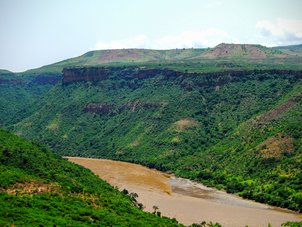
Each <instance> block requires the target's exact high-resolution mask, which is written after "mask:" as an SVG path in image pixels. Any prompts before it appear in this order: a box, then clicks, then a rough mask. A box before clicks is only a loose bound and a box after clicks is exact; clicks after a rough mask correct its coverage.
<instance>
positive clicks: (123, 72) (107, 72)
mask: <svg viewBox="0 0 302 227" xmlns="http://www.w3.org/2000/svg"><path fill="white" fill-rule="evenodd" d="M257 74H276V75H293V76H296V77H299V78H302V71H294V70H250V71H246V70H239V71H222V72H211V73H186V72H179V71H175V70H170V69H140V68H137V67H127V68H125V67H108V68H105V67H93V68H90V67H88V68H67V69H64V70H63V80H62V82H63V84H64V85H67V84H71V83H74V82H79V81H86V82H88V81H91V82H95V81H101V80H105V79H107V78H109V77H110V78H114V79H147V78H152V77H155V76H159V75H162V76H164V79H173V78H176V77H180V76H182V77H197V76H203V77H205V78H208V79H210V78H212V77H221V78H222V79H221V81H222V83H223V81H225V80H227V79H228V78H236V77H242V76H246V75H257ZM216 85H217V84H216ZM218 85H219V84H218ZM184 87H185V88H186V89H188V90H190V85H188V84H187V85H185V86H184Z"/></svg>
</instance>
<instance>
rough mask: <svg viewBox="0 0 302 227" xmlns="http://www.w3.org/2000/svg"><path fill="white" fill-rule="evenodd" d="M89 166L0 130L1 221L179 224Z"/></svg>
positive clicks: (13, 223) (11, 223)
mask: <svg viewBox="0 0 302 227" xmlns="http://www.w3.org/2000/svg"><path fill="white" fill-rule="evenodd" d="M139 207H140V204H138V203H137V202H136V199H135V197H134V196H133V195H130V196H129V195H125V194H124V193H121V192H119V191H118V190H117V189H115V188H113V187H112V186H110V185H109V184H108V183H107V182H105V181H103V180H101V179H100V178H99V177H97V176H96V175H94V174H93V173H92V172H91V171H89V170H88V169H85V168H83V167H80V166H78V165H75V164H73V163H70V162H68V161H67V160H65V159H63V158H62V157H60V156H58V155H55V154H54V153H52V152H51V151H49V150H48V149H46V148H45V147H43V146H41V145H36V144H34V143H32V142H29V141H26V140H24V139H22V138H19V137H17V136H15V135H12V134H10V133H8V132H6V131H4V130H2V129H0V217H1V218H0V225H1V226H181V225H179V224H178V223H177V222H176V220H175V219H173V220H172V219H168V218H160V217H158V216H157V215H155V214H151V213H145V212H143V211H142V210H141V209H140V208H139Z"/></svg>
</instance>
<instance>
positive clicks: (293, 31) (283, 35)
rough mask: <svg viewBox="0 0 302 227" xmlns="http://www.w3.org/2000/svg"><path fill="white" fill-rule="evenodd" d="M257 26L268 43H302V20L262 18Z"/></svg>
mask: <svg viewBox="0 0 302 227" xmlns="http://www.w3.org/2000/svg"><path fill="white" fill-rule="evenodd" d="M256 27H257V28H258V29H260V34H261V36H262V38H263V39H265V42H266V43H270V44H271V45H290V44H300V43H302V20H289V19H277V20H276V21H273V22H272V21H269V20H261V21H258V22H257V24H256Z"/></svg>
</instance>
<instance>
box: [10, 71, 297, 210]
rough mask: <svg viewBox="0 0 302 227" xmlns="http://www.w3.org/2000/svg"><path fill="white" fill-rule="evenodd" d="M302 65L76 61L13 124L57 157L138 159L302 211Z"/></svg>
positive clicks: (147, 163) (242, 194)
mask: <svg viewBox="0 0 302 227" xmlns="http://www.w3.org/2000/svg"><path fill="white" fill-rule="evenodd" d="M301 94H302V81H301V71H291V70H247V71H223V72H220V73H186V72H183V71H175V70H171V69H153V70H152V69H148V68H147V69H146V68H144V67H141V66H139V67H135V66H128V67H126V66H123V67H116V66H115V67H106V68H102V67H94V68H91V67H88V68H83V67H76V68H67V69H65V70H64V73H63V78H62V82H59V83H57V84H55V85H54V86H53V87H52V88H51V89H50V90H49V91H48V92H47V93H46V94H45V95H43V96H41V98H40V100H39V102H37V103H36V104H35V105H34V106H35V111H34V112H33V113H32V114H30V115H29V116H26V117H24V118H23V119H22V120H21V121H19V122H17V123H15V124H11V125H9V126H8V128H9V129H10V130H13V131H15V133H16V134H19V135H22V136H24V137H26V138H29V139H33V140H35V141H37V142H39V143H45V144H48V145H49V146H51V147H52V148H53V149H54V150H55V151H56V152H57V153H58V154H60V155H73V156H85V157H102V158H110V159H117V160H124V161H130V162H136V163H141V164H144V165H147V166H149V167H155V168H157V169H160V170H165V171H173V172H174V173H176V174H177V175H179V176H183V177H187V178H190V179H194V180H198V181H201V182H203V183H205V184H207V185H211V186H216V187H218V188H222V189H226V190H227V191H229V192H232V193H238V194H239V195H241V196H243V197H246V198H250V199H255V200H257V201H260V202H266V203H270V204H273V205H277V206H281V207H287V208H290V209H293V210H297V211H300V210H301V205H302V192H301V185H302V184H301V182H302V173H301V162H302V156H301V142H302V125H301V123H300V122H301V120H302V98H301V97H302V96H301Z"/></svg>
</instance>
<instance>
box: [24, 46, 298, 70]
mask: <svg viewBox="0 0 302 227" xmlns="http://www.w3.org/2000/svg"><path fill="white" fill-rule="evenodd" d="M297 51H298V52H299V53H301V50H297ZM298 57H301V56H300V54H298V55H297V52H293V51H288V50H286V49H285V48H284V47H281V48H280V49H279V48H278V47H275V48H268V47H265V46H261V45H252V44H226V43H221V44H219V45H217V46H216V47H214V48H204V49H195V48H189V49H188V48H187V49H185V48H184V49H172V50H151V49H116V50H96V51H89V52H87V53H85V54H83V55H81V56H79V57H75V58H70V59H67V60H64V61H60V62H57V63H54V64H51V65H47V66H43V67H41V68H38V69H33V70H29V71H27V72H25V73H26V74H30V73H45V72H48V73H49V72H52V73H54V72H56V73H60V72H61V71H62V70H63V68H66V67H73V66H80V67H83V66H85V67H89V66H123V65H126V66H128V65H144V66H147V67H148V66H149V67H159V64H160V67H170V68H178V69H179V65H181V67H185V65H186V64H189V65H190V67H189V68H192V67H193V68H196V67H198V66H199V67H200V65H207V64H208V65H210V66H211V65H213V62H217V63H221V62H223V64H224V63H225V61H227V62H228V64H225V65H224V67H225V66H228V67H232V68H234V66H235V68H236V65H237V68H238V67H239V68H244V67H246V66H247V64H251V63H252V64H257V65H259V64H260V65H265V64H269V65H272V64H274V65H275V66H278V65H280V61H281V63H284V64H287V63H288V64H291V65H295V64H297V63H296V58H298ZM192 64H193V66H192ZM211 67H213V66H211ZM222 68H223V67H222ZM271 68H272V66H271Z"/></svg>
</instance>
